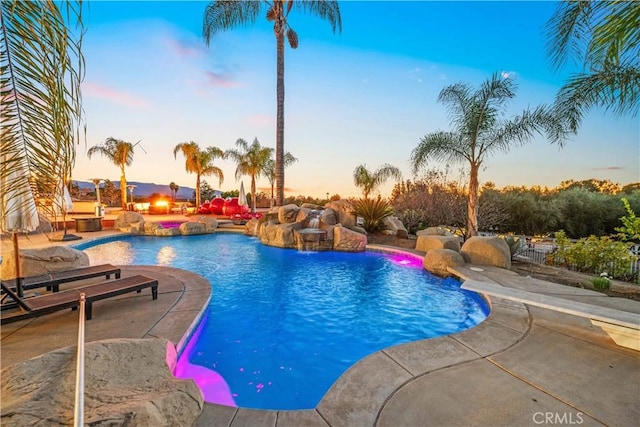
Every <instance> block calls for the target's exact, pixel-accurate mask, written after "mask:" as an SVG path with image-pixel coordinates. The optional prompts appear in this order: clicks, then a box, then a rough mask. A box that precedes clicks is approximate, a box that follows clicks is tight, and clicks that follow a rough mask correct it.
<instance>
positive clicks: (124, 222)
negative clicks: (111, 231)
mask: <svg viewBox="0 0 640 427" xmlns="http://www.w3.org/2000/svg"><path fill="white" fill-rule="evenodd" d="M143 221H144V217H143V216H142V215H140V214H139V213H138V212H133V211H125V212H122V213H121V214H120V215H118V216H117V217H116V219H115V221H114V222H113V225H114V227H115V228H116V229H117V230H120V231H129V227H130V226H131V224H134V223H136V222H143Z"/></svg>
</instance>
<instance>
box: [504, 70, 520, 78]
mask: <svg viewBox="0 0 640 427" xmlns="http://www.w3.org/2000/svg"><path fill="white" fill-rule="evenodd" d="M500 76H501V77H502V78H503V79H516V78H518V73H516V72H515V71H501V72H500Z"/></svg>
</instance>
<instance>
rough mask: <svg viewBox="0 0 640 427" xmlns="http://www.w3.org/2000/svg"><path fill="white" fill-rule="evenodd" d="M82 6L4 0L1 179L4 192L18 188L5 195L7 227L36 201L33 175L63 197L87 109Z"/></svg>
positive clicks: (0, 18) (0, 5)
mask: <svg viewBox="0 0 640 427" xmlns="http://www.w3.org/2000/svg"><path fill="white" fill-rule="evenodd" d="M81 12H82V4H81V2H65V3H61V2H54V1H46V0H43V1H38V2H29V1H15V0H6V1H5V0H3V1H2V2H0V63H1V64H2V67H1V69H2V71H1V74H0V90H1V93H2V95H1V97H0V106H1V111H2V113H1V121H2V130H1V132H0V153H2V163H1V167H0V182H2V186H3V188H2V193H3V195H5V196H6V195H12V199H11V200H9V199H7V200H5V197H2V204H1V206H0V208H1V209H0V210H1V217H0V219H1V220H2V221H1V222H2V228H3V229H6V228H9V227H8V224H7V218H8V217H9V216H12V217H16V214H17V213H18V212H20V211H25V210H26V209H27V207H28V206H29V205H32V204H33V199H34V198H33V192H32V190H31V188H30V186H29V185H28V184H27V182H29V181H30V182H31V183H38V186H39V188H40V189H42V190H44V191H52V192H53V193H54V194H51V195H50V196H51V197H52V198H53V199H55V198H56V196H57V193H56V192H59V191H61V189H62V187H61V186H60V185H59V184H60V183H61V182H65V180H67V179H69V178H70V176H71V170H72V168H73V165H74V163H75V144H76V143H77V142H78V139H79V132H78V129H79V125H80V122H81V121H82V116H83V114H82V113H83V111H82V97H81V94H80V83H81V82H82V79H83V77H84V57H83V55H82V49H81V48H82V35H83V33H84V29H83V23H82V13H81ZM67 24H74V25H76V30H75V31H70V29H69V28H67ZM14 171H22V172H23V173H22V174H20V175H21V176H20V178H19V179H13V180H12V179H10V178H11V175H12V172H14ZM14 175H15V174H14ZM32 226H33V225H31V226H28V224H23V225H22V226H21V225H17V224H14V225H13V227H11V228H13V229H14V230H16V231H19V230H23V231H26V230H27V229H30V228H32Z"/></svg>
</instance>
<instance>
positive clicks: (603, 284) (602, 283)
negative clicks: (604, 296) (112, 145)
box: [591, 277, 611, 291]
mask: <svg viewBox="0 0 640 427" xmlns="http://www.w3.org/2000/svg"><path fill="white" fill-rule="evenodd" d="M591 284H592V285H593V287H594V288H596V289H600V290H603V291H606V290H607V289H609V286H610V285H611V282H610V281H609V279H608V278H606V277H594V278H593V279H591Z"/></svg>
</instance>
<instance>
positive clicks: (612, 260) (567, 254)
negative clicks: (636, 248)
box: [551, 231, 634, 278]
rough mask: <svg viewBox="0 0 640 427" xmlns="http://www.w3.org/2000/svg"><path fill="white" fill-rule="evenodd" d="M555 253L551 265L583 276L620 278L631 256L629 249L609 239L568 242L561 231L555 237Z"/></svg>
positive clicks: (629, 263) (584, 239)
mask: <svg viewBox="0 0 640 427" xmlns="http://www.w3.org/2000/svg"><path fill="white" fill-rule="evenodd" d="M555 238H556V246H557V247H556V250H555V251H554V252H553V253H552V254H551V257H552V259H553V263H554V264H555V265H561V266H565V267H569V268H572V269H575V270H577V271H582V272H586V273H596V274H599V273H601V272H607V274H608V275H609V276H610V277H615V278H618V277H624V276H626V275H628V274H629V273H630V269H631V262H632V261H633V258H634V257H633V255H632V254H631V253H630V252H629V245H628V244H627V243H623V242H617V241H615V240H613V239H611V238H610V237H607V236H604V237H596V236H589V237H586V238H582V239H580V240H578V241H576V242H575V243H574V242H571V241H570V240H569V239H568V238H567V236H566V235H565V234H564V232H563V231H559V232H557V233H556V234H555Z"/></svg>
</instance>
